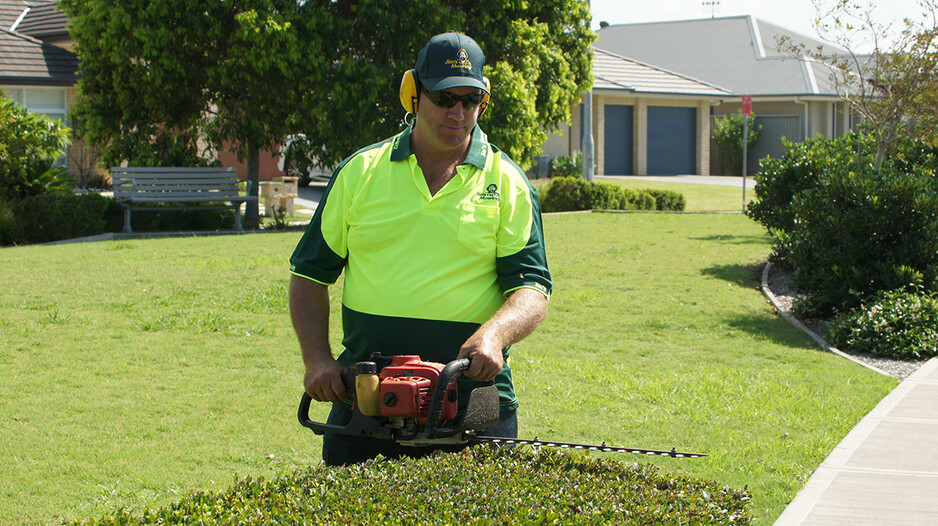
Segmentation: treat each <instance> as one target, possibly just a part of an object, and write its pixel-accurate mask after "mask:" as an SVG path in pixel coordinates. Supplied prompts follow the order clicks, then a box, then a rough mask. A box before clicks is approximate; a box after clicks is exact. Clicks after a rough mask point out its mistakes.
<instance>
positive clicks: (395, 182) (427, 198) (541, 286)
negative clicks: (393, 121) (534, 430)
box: [290, 126, 552, 408]
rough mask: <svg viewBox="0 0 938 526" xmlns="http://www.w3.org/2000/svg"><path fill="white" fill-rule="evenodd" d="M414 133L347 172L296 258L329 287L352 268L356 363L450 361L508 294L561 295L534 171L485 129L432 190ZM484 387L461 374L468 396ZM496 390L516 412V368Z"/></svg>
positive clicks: (347, 330) (349, 333) (346, 309)
mask: <svg viewBox="0 0 938 526" xmlns="http://www.w3.org/2000/svg"><path fill="white" fill-rule="evenodd" d="M411 132H412V130H411V129H410V128H408V129H407V130H405V131H403V132H402V133H400V134H398V135H396V136H394V137H391V138H390V139H387V140H385V141H383V142H380V143H377V144H374V145H371V146H369V147H367V148H364V149H362V150H360V151H358V152H357V153H355V154H354V155H353V156H352V157H350V158H348V159H346V160H345V161H344V162H343V163H342V164H341V165H340V166H339V167H338V168H337V169H336V171H335V173H334V174H333V177H332V180H331V181H330V183H329V186H328V187H327V188H326V191H325V194H324V195H323V198H322V200H321V201H320V203H319V207H318V209H317V210H316V214H315V215H314V216H313V219H312V221H311V222H310V224H309V227H308V228H307V230H306V233H305V234H304V236H303V238H302V239H301V240H300V242H299V244H298V245H297V247H296V250H295V251H294V253H293V257H292V258H291V260H290V263H291V267H290V268H291V272H292V273H293V274H295V275H297V276H301V277H304V278H307V279H311V280H314V281H316V282H319V283H322V284H324V285H331V284H333V283H335V281H336V280H337V279H338V277H339V275H340V274H341V273H342V271H343V269H344V270H345V284H344V289H343V296H342V321H343V328H344V339H343V342H342V343H343V345H344V347H345V351H344V352H343V353H342V354H341V355H340V356H339V358H338V359H339V361H340V362H342V363H343V364H344V365H346V366H350V365H353V364H354V363H356V362H358V361H363V360H368V359H369V357H370V356H371V354H372V353H373V352H381V353H382V354H386V355H397V354H416V355H420V356H421V357H422V358H423V359H424V360H427V361H435V362H441V363H447V362H449V361H451V360H454V359H455V358H456V355H457V354H458V352H459V348H460V346H462V344H463V343H464V342H465V341H466V339H468V338H469V336H471V335H472V333H473V332H475V330H476V329H477V328H478V327H479V325H481V324H482V323H484V322H485V321H487V320H488V319H489V318H490V317H491V316H492V315H493V314H495V312H496V311H497V310H498V309H499V308H500V307H501V306H502V304H503V303H504V301H505V295H506V294H507V293H509V292H511V291H514V290H516V289H519V288H532V289H535V290H538V291H540V292H541V293H543V294H544V295H545V296H549V295H550V292H551V287H552V285H551V278H550V271H549V270H548V268H547V257H546V254H545V250H544V235H543V227H542V224H541V212H540V203H539V201H538V197H537V193H536V191H535V190H534V188H533V187H532V186H531V184H530V183H529V182H528V179H527V177H526V176H525V175H524V172H523V171H522V170H521V169H520V168H519V167H518V166H517V165H516V164H515V163H514V162H513V161H512V160H511V159H509V158H508V156H506V155H505V154H504V153H502V152H501V151H500V150H498V149H497V148H496V147H494V146H493V145H491V144H489V143H488V141H487V138H486V135H485V133H484V132H482V130H481V129H480V128H479V127H478V126H476V127H475V129H474V130H473V132H472V142H471V145H470V150H469V153H468V155H467V157H466V161H465V163H464V164H462V165H461V166H459V167H458V169H457V174H456V176H455V177H453V179H452V180H451V181H449V182H448V183H447V184H446V185H445V186H444V187H443V188H442V189H440V190H439V191H438V192H437V193H436V194H435V195H432V196H431V195H430V191H429V189H428V187H427V183H426V180H425V178H424V175H423V172H422V171H421V169H420V167H419V166H418V165H417V160H416V158H415V157H414V155H412V153H411V150H410V137H411ZM506 354H507V350H506ZM476 385H478V384H476V383H474V382H472V381H469V380H468V379H462V380H461V382H460V391H462V392H461V393H460V399H461V401H463V402H465V400H466V399H467V394H468V391H470V390H471V389H472V388H474V387H475V386H476ZM496 385H498V387H499V393H500V396H501V404H502V406H503V407H506V408H514V407H517V400H516V398H515V395H514V388H513V386H512V382H511V369H510V367H508V366H507V365H506V366H505V369H504V370H503V371H502V373H501V374H499V376H498V378H497V379H496Z"/></svg>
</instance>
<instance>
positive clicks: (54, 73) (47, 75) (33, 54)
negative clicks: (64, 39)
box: [0, 29, 78, 86]
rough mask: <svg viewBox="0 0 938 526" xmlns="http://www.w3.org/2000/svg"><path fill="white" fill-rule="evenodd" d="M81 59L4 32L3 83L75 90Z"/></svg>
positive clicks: (0, 49) (0, 32)
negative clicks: (71, 87)
mask: <svg viewBox="0 0 938 526" xmlns="http://www.w3.org/2000/svg"><path fill="white" fill-rule="evenodd" d="M77 80H78V56H77V55H75V54H74V53H72V52H70V51H66V50H64V49H62V48H60V47H57V46H54V45H52V44H47V43H45V42H43V41H41V40H37V39H35V38H32V37H28V36H25V35H21V34H19V33H14V32H12V31H7V30H6V29H0V83H4V84H47V85H48V84H56V85H66V86H71V85H72V84H74V83H75V82H76V81H77Z"/></svg>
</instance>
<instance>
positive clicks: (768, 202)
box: [746, 134, 876, 240]
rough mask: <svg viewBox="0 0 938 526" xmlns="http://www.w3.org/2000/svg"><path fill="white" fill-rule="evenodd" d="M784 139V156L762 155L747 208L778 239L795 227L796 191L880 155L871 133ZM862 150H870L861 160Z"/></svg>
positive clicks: (803, 189) (871, 161) (811, 186)
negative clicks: (794, 201) (792, 140)
mask: <svg viewBox="0 0 938 526" xmlns="http://www.w3.org/2000/svg"><path fill="white" fill-rule="evenodd" d="M783 140H784V139H783ZM784 143H785V155H784V156H783V157H780V158H772V157H766V158H765V159H762V161H761V163H762V172H761V173H759V174H756V176H755V180H756V188H755V194H756V198H755V200H753V201H752V202H751V203H749V206H748V207H747V208H746V215H748V216H749V217H751V218H752V219H754V220H756V221H757V222H759V223H761V224H762V226H764V227H765V228H766V230H768V232H769V233H770V234H771V235H773V236H775V237H776V240H779V237H780V236H783V235H784V234H789V233H791V232H792V231H793V230H794V229H795V226H796V223H795V215H794V210H793V209H792V201H793V200H794V197H795V196H796V195H798V194H799V193H801V192H803V191H805V190H809V189H812V188H815V187H816V186H818V184H820V180H821V179H822V177H823V176H824V174H826V173H828V172H830V171H831V170H838V171H843V170H849V169H851V168H853V169H858V168H859V167H861V166H862V167H868V168H872V166H873V161H874V160H875V157H876V147H875V144H874V143H873V140H872V138H870V137H869V136H868V135H863V136H858V135H855V134H848V135H844V136H843V137H840V138H837V139H827V138H823V137H818V138H815V139H808V140H806V141H804V142H801V143H792V142H790V141H788V140H784ZM860 150H862V151H863V152H866V153H864V154H863V155H862V161H861V162H858V160H857V152H858V151H860Z"/></svg>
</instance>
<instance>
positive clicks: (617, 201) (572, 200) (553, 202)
mask: <svg viewBox="0 0 938 526" xmlns="http://www.w3.org/2000/svg"><path fill="white" fill-rule="evenodd" d="M659 199H660V201H659ZM684 206H686V201H685V199H684V196H683V195H681V194H679V193H677V192H671V191H663V190H654V191H653V190H632V189H630V188H622V187H621V186H617V185H614V184H610V183H598V182H595V181H593V182H591V181H587V180H586V179H583V178H582V177H556V178H554V179H552V180H551V183H550V185H549V186H548V187H547V189H546V190H545V191H544V195H543V197H542V198H541V209H542V210H543V211H544V212H570V211H574V210H669V211H679V210H683V209H684Z"/></svg>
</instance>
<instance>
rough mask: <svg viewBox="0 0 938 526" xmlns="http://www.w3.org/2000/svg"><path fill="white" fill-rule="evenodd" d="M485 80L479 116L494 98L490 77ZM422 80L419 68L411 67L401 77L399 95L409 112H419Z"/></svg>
mask: <svg viewBox="0 0 938 526" xmlns="http://www.w3.org/2000/svg"><path fill="white" fill-rule="evenodd" d="M482 81H483V82H485V91H484V92H483V94H482V102H481V103H480V104H479V116H480V117H481V116H482V114H483V113H485V110H486V109H487V108H488V107H489V101H490V100H491V98H492V95H491V93H492V83H491V81H489V78H488V77H482ZM419 86H420V81H419V80H418V79H417V70H414V69H409V70H407V72H406V73H404V77H403V78H401V90H400V93H399V94H398V96H399V97H400V100H401V106H403V107H404V110H406V111H407V113H414V114H416V113H417V101H418V100H420V88H419Z"/></svg>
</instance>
